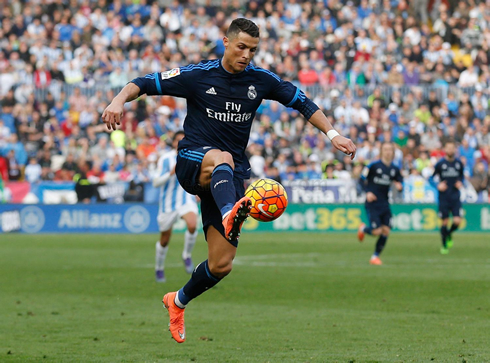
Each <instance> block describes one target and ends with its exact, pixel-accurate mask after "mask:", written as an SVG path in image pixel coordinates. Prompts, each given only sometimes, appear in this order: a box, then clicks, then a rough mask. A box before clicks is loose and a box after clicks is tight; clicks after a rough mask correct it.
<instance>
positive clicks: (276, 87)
mask: <svg viewBox="0 0 490 363" xmlns="http://www.w3.org/2000/svg"><path fill="white" fill-rule="evenodd" d="M267 74H269V76H270V77H271V80H270V82H271V84H272V88H271V90H270V92H269V94H268V95H267V97H266V98H267V99H270V100H274V101H278V102H280V103H282V104H283V105H284V106H286V107H291V108H294V109H295V110H298V111H299V112H301V114H302V115H303V116H304V117H305V118H306V119H307V120H309V119H310V118H311V116H312V115H313V114H314V113H315V112H316V111H317V110H319V107H318V106H317V105H316V104H315V103H314V102H313V101H311V100H310V99H309V98H308V97H306V95H305V94H304V92H303V91H301V90H300V89H299V88H298V87H296V86H295V85H293V84H292V83H291V82H288V81H284V80H282V79H281V78H279V76H278V75H276V74H274V73H272V72H269V71H267Z"/></svg>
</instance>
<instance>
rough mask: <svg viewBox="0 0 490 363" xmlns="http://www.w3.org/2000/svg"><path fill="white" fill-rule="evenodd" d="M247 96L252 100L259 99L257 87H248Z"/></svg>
mask: <svg viewBox="0 0 490 363" xmlns="http://www.w3.org/2000/svg"><path fill="white" fill-rule="evenodd" d="M247 96H248V98H250V99H251V100H255V99H256V98H257V91H256V90H255V87H254V86H249V87H248V92H247Z"/></svg>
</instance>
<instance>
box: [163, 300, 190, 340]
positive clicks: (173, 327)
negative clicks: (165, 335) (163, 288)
mask: <svg viewBox="0 0 490 363" xmlns="http://www.w3.org/2000/svg"><path fill="white" fill-rule="evenodd" d="M176 294H177V292H169V293H168V294H165V296H164V297H163V305H164V306H165V308H166V309H167V310H168V315H169V317H170V323H169V324H168V330H170V333H172V338H174V339H175V341H176V342H177V343H183V342H185V325H184V311H185V309H181V308H179V307H178V306H177V305H175V301H174V300H175V295H176Z"/></svg>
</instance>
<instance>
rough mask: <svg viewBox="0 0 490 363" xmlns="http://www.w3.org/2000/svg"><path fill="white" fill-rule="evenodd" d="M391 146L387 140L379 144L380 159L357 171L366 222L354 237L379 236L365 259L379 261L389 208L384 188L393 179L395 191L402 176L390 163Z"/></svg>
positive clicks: (391, 158)
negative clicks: (361, 189) (359, 177)
mask: <svg viewBox="0 0 490 363" xmlns="http://www.w3.org/2000/svg"><path fill="white" fill-rule="evenodd" d="M394 156H395V146H394V145H393V144H392V143H391V142H384V143H383V144H382V145H381V150H380V160H377V161H373V162H372V163H371V164H369V165H368V166H366V167H365V168H364V170H363V172H362V175H361V185H362V186H363V188H364V191H365V192H366V203H365V207H366V213H367V215H368V219H369V225H366V224H364V223H362V224H361V225H360V226H359V230H358V232H357V237H358V238H359V241H361V242H362V241H363V240H364V236H365V234H366V233H367V234H369V235H371V236H379V237H378V242H377V243H376V248H375V250H374V254H373V255H372V256H371V260H370V261H369V263H370V264H371V265H382V264H383V263H382V262H381V259H380V258H379V255H380V254H381V252H383V249H384V248H385V246H386V241H387V240H388V236H389V235H390V231H391V216H392V214H391V209H390V203H389V201H388V192H389V191H390V187H391V184H392V183H393V184H394V185H395V187H396V189H397V190H398V191H402V190H403V184H402V183H403V177H402V175H401V174H400V169H399V168H398V167H396V166H395V165H394V164H393V158H394Z"/></svg>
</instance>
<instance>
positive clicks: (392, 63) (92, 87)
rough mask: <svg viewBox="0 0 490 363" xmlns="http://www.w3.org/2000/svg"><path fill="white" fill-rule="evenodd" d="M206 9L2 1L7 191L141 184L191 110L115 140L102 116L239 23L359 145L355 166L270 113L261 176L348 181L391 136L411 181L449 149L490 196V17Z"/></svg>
mask: <svg viewBox="0 0 490 363" xmlns="http://www.w3.org/2000/svg"><path fill="white" fill-rule="evenodd" d="M201 3H202V2H197V1H192V0H191V1H188V2H186V3H185V4H184V3H179V2H178V1H172V2H158V1H151V0H147V1H144V0H140V1H131V0H127V1H114V2H111V1H106V0H97V1H91V0H85V1H75V0H74V1H66V0H55V1H48V0H39V1H13V2H10V1H9V2H5V3H4V4H6V5H5V6H2V9H1V10H0V99H1V112H0V155H1V158H3V159H2V160H0V176H1V178H2V180H3V182H7V181H8V182H10V183H12V182H13V181H27V182H29V183H31V185H35V184H36V183H40V182H41V181H43V182H46V181H47V182H49V181H70V182H73V181H75V182H76V181H77V180H80V178H82V179H83V178H86V179H87V180H89V182H90V183H91V184H98V185H100V184H110V183H115V182H129V181H133V185H137V184H140V183H143V184H144V183H146V182H148V180H150V179H151V177H152V173H153V172H154V170H155V163H156V160H157V156H158V154H159V153H160V152H162V151H163V150H165V149H166V148H167V140H169V138H171V136H172V134H173V133H174V132H175V131H176V130H179V129H181V128H182V124H183V118H184V115H185V102H183V101H182V100H179V99H173V98H170V97H161V98H145V97H142V98H141V99H140V100H139V101H138V102H133V103H131V104H128V105H127V112H126V114H125V116H124V119H123V122H122V131H118V132H114V133H112V134H109V133H107V132H106V130H105V127H104V125H102V124H101V123H100V115H101V113H102V111H103V109H104V108H105V107H106V106H107V104H108V103H109V102H110V100H111V99H112V97H113V96H114V95H115V94H116V93H117V92H118V91H119V89H120V88H121V87H123V86H124V85H125V84H126V83H127V82H128V81H129V80H131V79H132V78H134V77H136V76H140V75H144V74H146V73H151V72H157V71H162V70H166V69H171V68H174V67H178V66H181V65H184V64H187V63H194V62H198V61H200V60H201V59H206V58H217V57H220V56H221V55H222V54H223V43H222V37H223V35H224V31H225V30H226V28H227V25H228V24H229V22H230V21H231V20H232V19H233V18H235V17H239V16H245V17H247V18H250V19H253V20H254V21H255V22H256V23H257V24H258V25H259V26H260V27H261V43H260V46H259V51H258V53H257V55H256V57H255V63H256V64H257V65H259V66H261V67H263V68H266V69H270V70H272V71H274V72H276V73H277V74H279V75H280V76H281V77H283V78H284V79H286V80H289V81H291V82H293V83H295V84H297V85H298V86H300V87H302V88H303V89H305V90H306V91H307V93H308V94H309V96H310V97H311V98H312V99H314V100H315V102H317V103H318V104H319V105H320V106H321V108H322V109H323V110H324V111H325V113H326V114H327V115H328V116H329V117H330V119H331V121H332V123H334V126H335V128H336V129H338V130H339V131H341V132H342V133H343V134H344V135H346V136H349V137H351V138H352V139H353V140H354V141H355V143H356V144H357V145H358V148H359V151H358V155H357V157H356V159H355V160H354V162H351V161H350V160H349V159H348V158H346V157H344V155H342V154H339V153H338V152H335V151H334V150H332V148H331V145H330V144H329V142H328V139H326V138H325V137H324V136H323V135H320V134H319V133H318V132H317V131H316V130H315V129H314V128H312V127H311V125H308V124H307V123H305V120H304V119H303V118H302V117H301V116H300V115H298V114H297V113H296V112H294V111H292V110H290V109H289V110H288V109H286V108H285V107H283V106H282V105H277V104H274V103H270V102H264V104H263V105H262V106H261V108H260V109H259V111H258V113H257V117H256V122H255V123H254V127H253V130H252V135H251V141H250V145H249V149H248V151H249V154H250V157H251V164H252V170H253V173H254V175H255V176H256V177H262V176H269V177H273V178H275V179H278V180H282V181H285V180H288V181H291V182H293V181H298V180H303V179H304V180H312V179H327V180H328V179H341V180H344V181H345V180H353V182H354V183H355V180H356V179H357V177H358V176H359V173H360V170H361V169H362V165H364V164H366V163H369V162H370V161H371V160H373V159H374V158H376V157H377V146H378V145H379V142H381V141H384V140H391V141H393V142H394V143H395V144H396V145H397V153H396V159H395V161H396V163H397V164H398V165H399V166H400V167H401V168H402V170H403V173H404V175H405V177H406V179H407V180H408V181H410V180H412V179H413V180H419V179H420V178H422V179H425V178H427V177H428V176H429V175H430V174H431V172H432V167H433V165H434V164H435V162H436V161H437V159H438V158H439V157H440V156H441V155H442V153H441V145H442V144H443V143H444V141H445V140H447V139H449V138H453V139H455V140H456V141H457V142H458V145H459V146H458V147H459V156H460V157H461V158H462V160H463V161H464V163H465V166H466V168H465V175H466V178H467V185H468V188H470V189H471V191H472V192H474V193H476V194H479V195H480V201H485V200H488V193H487V192H488V189H489V183H488V177H489V176H488V173H489V171H488V162H489V161H490V133H489V128H490V116H489V112H488V109H489V92H488V86H489V84H490V71H489V67H488V63H489V62H488V59H489V56H490V54H489V45H490V15H489V14H490V5H488V4H487V3H485V2H478V1H476V2H470V5H468V3H466V2H462V1H461V2H457V1H454V0H451V1H449V0H442V1H441V0H437V1H418V2H409V1H405V0H391V1H390V0H385V1H370V0H360V1H340V0H323V1H321V0H320V1H316V2H311V1H301V0H289V1H272V0H271V1H262V0H257V1H250V2H246V3H244V2H240V1H228V0H223V1H221V2H211V1H207V2H205V3H202V4H201ZM414 4H415V5H414ZM471 4H473V5H471ZM74 178H75V179H74ZM4 199H8V198H6V197H5V196H4Z"/></svg>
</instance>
